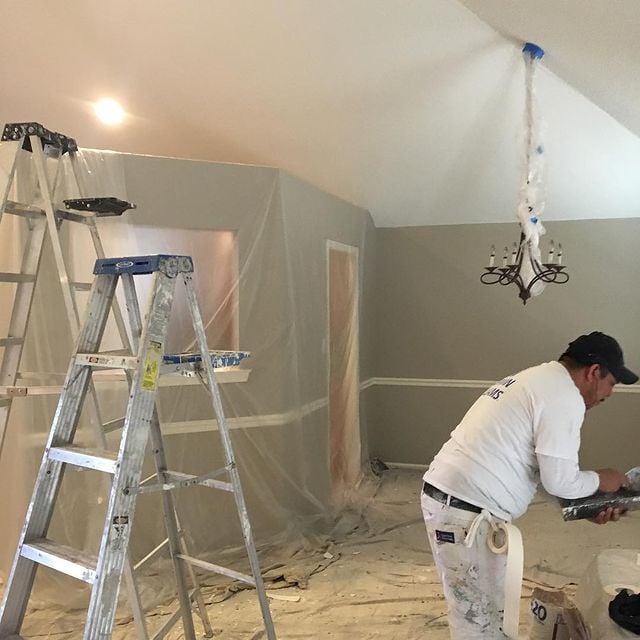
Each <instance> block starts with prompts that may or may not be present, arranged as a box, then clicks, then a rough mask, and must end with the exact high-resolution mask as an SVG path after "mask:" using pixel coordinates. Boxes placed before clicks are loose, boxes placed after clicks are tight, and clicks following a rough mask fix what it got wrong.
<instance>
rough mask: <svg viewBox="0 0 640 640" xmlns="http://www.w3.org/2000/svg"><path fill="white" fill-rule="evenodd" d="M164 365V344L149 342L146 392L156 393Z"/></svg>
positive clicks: (145, 376) (145, 364)
mask: <svg viewBox="0 0 640 640" xmlns="http://www.w3.org/2000/svg"><path fill="white" fill-rule="evenodd" d="M161 364H162V342H155V341H153V340H150V341H149V347H148V348H147V356H146V358H145V360H144V374H143V377H142V388H143V389H144V390H145V391H155V390H156V387H157V386H158V375H159V374H160V365H161Z"/></svg>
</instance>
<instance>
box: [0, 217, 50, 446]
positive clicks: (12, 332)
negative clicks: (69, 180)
mask: <svg viewBox="0 0 640 640" xmlns="http://www.w3.org/2000/svg"><path fill="white" fill-rule="evenodd" d="M26 223H27V224H28V225H29V235H28V238H27V242H26V246H25V251H24V254H23V257H22V266H21V268H20V273H23V274H35V273H37V272H38V269H39V267H40V259H41V257H42V247H43V244H44V236H45V228H46V222H45V220H44V219H40V220H27V221H26ZM35 287H36V282H35V280H33V281H31V282H19V283H17V284H16V292H15V296H14V300H13V308H12V310H11V319H10V321H9V336H21V337H22V341H20V342H18V343H17V344H8V345H6V346H5V348H4V352H3V354H2V362H1V363H0V386H13V385H15V383H16V380H17V376H18V368H19V366H20V360H21V359H22V352H23V349H24V339H25V337H26V331H27V325H28V322H29V316H30V315H31V307H32V304H33V297H34V292H35ZM11 404H12V402H9V403H7V405H6V406H0V458H1V456H2V450H3V447H4V439H5V434H6V430H7V425H8V424H9V415H10V413H11Z"/></svg>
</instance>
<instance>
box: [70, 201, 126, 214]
mask: <svg viewBox="0 0 640 640" xmlns="http://www.w3.org/2000/svg"><path fill="white" fill-rule="evenodd" d="M64 205H65V207H66V208H67V209H72V210H75V211H91V212H92V213H95V214H96V216H98V217H105V216H121V215H122V214H123V213H124V212H125V211H126V210H127V209H135V208H136V205H135V204H133V202H127V201H126V200H120V199H119V198H113V197H103V198H75V199H71V200H64Z"/></svg>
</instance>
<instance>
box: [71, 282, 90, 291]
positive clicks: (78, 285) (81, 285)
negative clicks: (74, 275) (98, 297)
mask: <svg viewBox="0 0 640 640" xmlns="http://www.w3.org/2000/svg"><path fill="white" fill-rule="evenodd" d="M71 286H72V287H73V288H74V289H75V290H76V291H91V286H92V285H91V282H72V283H71Z"/></svg>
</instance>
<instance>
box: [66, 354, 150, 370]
mask: <svg viewBox="0 0 640 640" xmlns="http://www.w3.org/2000/svg"><path fill="white" fill-rule="evenodd" d="M139 362H140V360H139V358H137V357H136V356H113V355H104V354H101V353H78V354H77V355H76V364H80V365H85V366H89V367H100V368H104V369H137V368H138V364H139Z"/></svg>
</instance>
